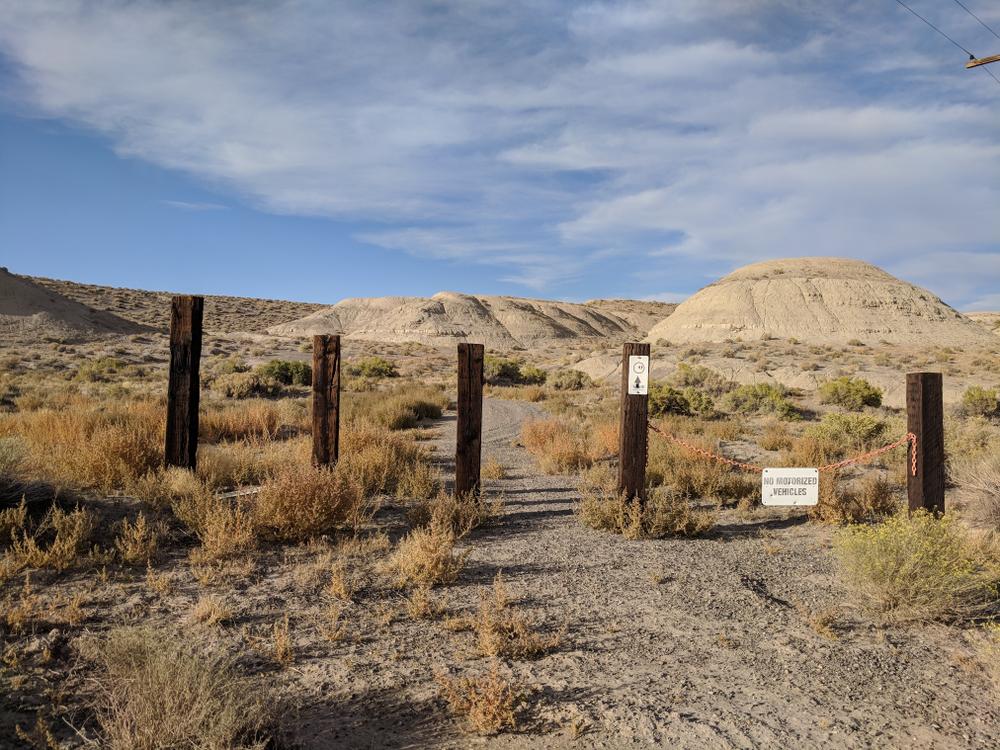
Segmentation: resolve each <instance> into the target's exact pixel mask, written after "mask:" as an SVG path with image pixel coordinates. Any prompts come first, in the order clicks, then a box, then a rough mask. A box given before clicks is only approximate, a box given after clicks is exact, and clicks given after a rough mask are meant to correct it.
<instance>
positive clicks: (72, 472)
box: [0, 402, 164, 493]
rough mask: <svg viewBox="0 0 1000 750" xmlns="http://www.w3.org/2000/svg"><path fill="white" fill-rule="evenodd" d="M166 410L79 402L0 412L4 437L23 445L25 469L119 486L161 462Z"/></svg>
mask: <svg viewBox="0 0 1000 750" xmlns="http://www.w3.org/2000/svg"><path fill="white" fill-rule="evenodd" d="M163 431H164V409H163V407H162V406H161V405H160V404H158V403H155V402H124V403H119V402H111V403H109V404H106V405H104V406H102V407H97V406H93V405H90V404H88V403H77V404H74V405H73V406H72V407H70V408H67V409H66V410H63V411H52V410H49V409H44V410H40V411H33V412H17V413H14V414H2V415H0V436H2V435H8V436H10V435H16V436H17V437H18V438H20V440H21V441H22V442H23V444H24V448H25V458H24V463H23V467H22V468H23V470H24V471H25V472H26V473H27V474H29V475H30V476H31V477H33V478H35V479H38V480H41V481H45V482H50V483H52V484H54V485H56V486H60V487H70V488H76V489H87V490H97V491H99V492H103V493H109V492H112V491H114V490H120V489H122V488H123V487H125V486H126V485H127V484H128V483H129V482H131V481H133V480H134V479H135V478H136V477H139V476H142V475H143V474H145V473H146V472H148V471H151V470H153V469H155V468H156V467H157V466H158V465H159V464H160V462H161V460H162V452H163Z"/></svg>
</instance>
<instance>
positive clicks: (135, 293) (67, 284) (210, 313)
mask: <svg viewBox="0 0 1000 750" xmlns="http://www.w3.org/2000/svg"><path fill="white" fill-rule="evenodd" d="M20 278H22V279H25V280H27V281H28V282H31V283H33V284H36V285H38V286H40V287H44V288H45V289H47V290H49V291H50V292H53V293H56V294H59V295H62V296H63V297H67V298H69V299H70V300H74V301H76V302H78V303H80V304H82V305H86V306H88V307H91V308H93V309H95V310H101V311H106V312H110V313H113V314H114V315H116V316H118V317H120V318H124V319H126V320H129V321H132V322H134V323H139V324H141V325H143V326H149V327H150V328H153V329H155V330H158V331H166V330H167V328H168V327H169V325H170V298H171V297H172V296H173V295H175V294H190V293H191V292H154V291H146V290H143V289H121V288H118V287H112V286H99V285H96V284H80V283H78V282H75V281H61V280H57V279H45V278H41V277H27V276H24V277H20ZM322 307H323V305H319V304H315V303H311V302H288V301H286V300H273V299H256V298H253V297H230V296H226V295H219V294H210V295H206V296H205V322H204V325H205V329H206V330H208V331H212V332H216V333H237V332H244V331H245V332H260V331H263V330H265V329H266V328H268V327H269V326H273V325H276V324H278V323H284V322H287V321H289V320H295V319H296V318H298V317H301V316H303V315H308V314H309V313H311V312H313V311H314V310H319V309H321V308H322Z"/></svg>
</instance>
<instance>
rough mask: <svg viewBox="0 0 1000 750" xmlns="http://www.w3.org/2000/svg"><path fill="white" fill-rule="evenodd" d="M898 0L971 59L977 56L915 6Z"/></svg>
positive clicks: (898, 0) (898, 1) (897, 0)
mask: <svg viewBox="0 0 1000 750" xmlns="http://www.w3.org/2000/svg"><path fill="white" fill-rule="evenodd" d="M896 2H897V3H899V4H900V5H902V6H903V7H904V8H906V9H907V10H908V11H910V13H912V14H913V15H915V16H916V17H917V18H919V19H920V20H921V21H923V22H924V23H926V24H927V25H928V26H930V27H931V28H932V29H934V31H936V32H937V33H938V34H940V35H941V36H943V37H944V38H945V39H947V40H948V41H949V42H951V43H952V44H954V45H955V46H956V47H958V48H959V49H960V50H962V52H964V53H965V54H967V55H968V56H969V58H970V59H972V60H974V59H975V58H976V56H975V55H974V54H972V53H971V52H969V50H967V49H966V48H965V47H963V46H962V45H961V44H959V43H958V42H956V41H955V40H954V39H952V38H951V37H950V36H948V35H947V34H945V33H944V32H943V31H941V29H939V28H938V27H937V26H935V25H934V24H932V23H931V22H930V21H928V20H927V19H926V18H924V17H923V16H922V15H920V14H919V13H917V11H915V10H913V8H911V7H910V6H909V5H907V4H906V3H904V2H903V0H896Z"/></svg>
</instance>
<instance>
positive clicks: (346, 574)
mask: <svg viewBox="0 0 1000 750" xmlns="http://www.w3.org/2000/svg"><path fill="white" fill-rule="evenodd" d="M357 588H358V587H357V582H356V581H355V579H354V576H353V575H351V572H350V571H349V570H348V569H347V560H344V559H340V560H337V561H336V562H335V563H334V564H333V566H332V567H331V568H330V580H329V582H328V583H327V586H326V590H327V593H329V594H330V596H332V597H333V598H334V599H339V600H340V601H343V602H349V601H351V599H353V598H354V592H355V591H356V590H357Z"/></svg>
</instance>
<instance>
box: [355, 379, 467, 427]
mask: <svg viewBox="0 0 1000 750" xmlns="http://www.w3.org/2000/svg"><path fill="white" fill-rule="evenodd" d="M449 405H450V399H449V398H448V396H447V395H446V394H445V393H444V392H443V391H442V390H440V389H438V388H433V387H430V386H414V385H412V384H411V385H406V386H401V387H397V388H394V389H391V390H388V391H376V392H371V393H351V394H350V395H349V398H347V399H345V407H346V408H345V410H344V411H345V419H344V421H345V423H347V424H348V425H350V426H356V425H358V424H371V423H374V424H376V425H380V426H382V427H385V428H387V429H390V430H405V429H409V428H411V427H416V426H417V425H419V424H420V421H421V420H423V419H439V418H440V417H441V412H442V411H443V410H444V409H447V408H448V406H449Z"/></svg>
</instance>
